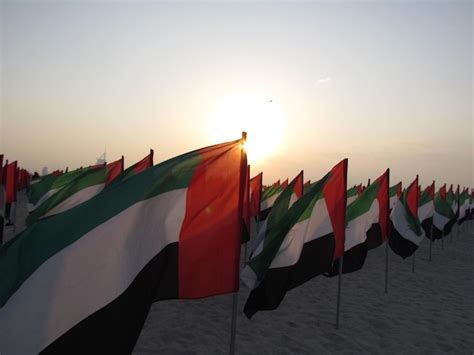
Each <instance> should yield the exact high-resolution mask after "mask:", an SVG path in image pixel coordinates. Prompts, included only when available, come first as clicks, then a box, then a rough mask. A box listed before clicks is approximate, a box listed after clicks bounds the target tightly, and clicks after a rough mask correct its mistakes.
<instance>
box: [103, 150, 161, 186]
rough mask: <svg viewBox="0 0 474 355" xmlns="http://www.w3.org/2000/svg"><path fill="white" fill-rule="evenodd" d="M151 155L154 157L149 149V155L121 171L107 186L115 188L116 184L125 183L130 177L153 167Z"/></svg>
mask: <svg viewBox="0 0 474 355" xmlns="http://www.w3.org/2000/svg"><path fill="white" fill-rule="evenodd" d="M153 155H154V151H153V149H150V154H148V155H147V156H146V157H145V158H143V159H142V160H140V161H139V162H137V163H135V164H133V165H132V166H130V167H128V168H127V169H125V170H123V172H122V173H120V174H119V176H117V177H116V178H115V179H114V180H113V181H112V182H111V183H110V184H109V185H110V186H115V185H116V184H119V183H121V182H122V181H125V180H127V179H129V178H131V177H132V176H134V175H136V174H139V173H141V172H143V171H145V170H146V169H148V168H151V167H152V166H153Z"/></svg>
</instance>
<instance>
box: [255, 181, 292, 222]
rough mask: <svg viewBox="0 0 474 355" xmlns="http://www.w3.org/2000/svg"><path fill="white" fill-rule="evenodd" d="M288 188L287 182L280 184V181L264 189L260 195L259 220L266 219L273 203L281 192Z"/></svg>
mask: <svg viewBox="0 0 474 355" xmlns="http://www.w3.org/2000/svg"><path fill="white" fill-rule="evenodd" d="M287 186H288V180H285V181H284V182H283V184H280V180H278V181H277V182H276V183H274V184H273V185H272V186H270V187H268V188H267V189H265V191H264V192H263V194H262V202H261V204H260V220H261V221H263V220H265V219H266V218H267V217H268V214H269V213H270V211H271V209H272V207H273V205H274V203H275V201H276V200H277V198H278V196H280V194H281V193H282V192H283V190H284V189H285V188H286V187H287Z"/></svg>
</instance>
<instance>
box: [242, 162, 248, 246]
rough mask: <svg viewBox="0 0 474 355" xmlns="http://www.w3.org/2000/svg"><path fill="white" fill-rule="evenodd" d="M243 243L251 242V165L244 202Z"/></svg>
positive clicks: (246, 179) (245, 184)
mask: <svg viewBox="0 0 474 355" xmlns="http://www.w3.org/2000/svg"><path fill="white" fill-rule="evenodd" d="M242 224H243V231H242V243H247V242H248V241H249V240H250V165H248V166H247V173H246V174H245V183H244V195H243V200H242Z"/></svg>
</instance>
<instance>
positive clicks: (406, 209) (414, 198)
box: [388, 176, 425, 258]
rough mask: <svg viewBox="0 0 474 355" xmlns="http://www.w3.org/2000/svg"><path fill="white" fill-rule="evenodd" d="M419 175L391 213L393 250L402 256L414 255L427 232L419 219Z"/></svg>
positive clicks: (390, 243)
mask: <svg viewBox="0 0 474 355" xmlns="http://www.w3.org/2000/svg"><path fill="white" fill-rule="evenodd" d="M418 192H419V191H418V176H417V177H416V179H415V180H414V181H413V182H412V183H411V184H410V186H408V188H406V189H405V190H404V191H403V193H402V196H401V197H400V198H399V199H398V201H397V203H396V204H395V207H394V208H393V210H392V212H391V213H390V225H391V230H390V238H389V240H388V243H389V245H390V248H391V249H392V250H393V252H394V253H395V254H397V255H399V256H401V257H402V258H407V257H409V256H410V255H412V254H413V253H414V252H415V251H416V249H418V246H419V245H420V243H421V241H422V240H423V238H424V236H425V233H424V231H423V228H422V226H421V223H420V220H419V219H418V200H419V196H418Z"/></svg>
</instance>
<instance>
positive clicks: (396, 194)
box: [390, 181, 402, 210]
mask: <svg viewBox="0 0 474 355" xmlns="http://www.w3.org/2000/svg"><path fill="white" fill-rule="evenodd" d="M401 195H402V182H401V181H400V182H399V183H398V184H396V185H394V186H392V187H390V210H392V209H393V208H394V207H395V204H396V203H397V201H398V199H399V198H400V196H401Z"/></svg>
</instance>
